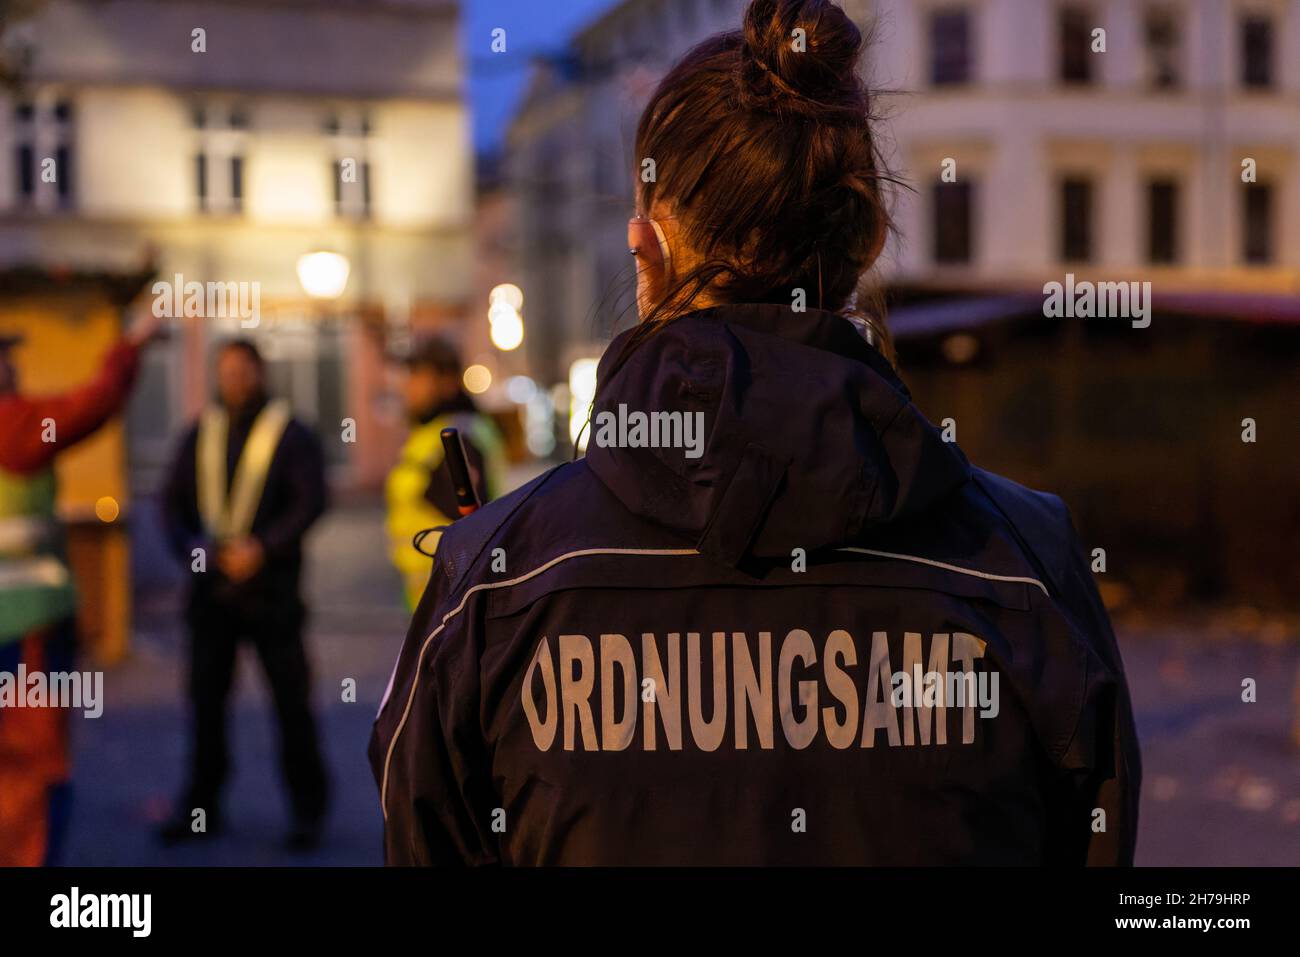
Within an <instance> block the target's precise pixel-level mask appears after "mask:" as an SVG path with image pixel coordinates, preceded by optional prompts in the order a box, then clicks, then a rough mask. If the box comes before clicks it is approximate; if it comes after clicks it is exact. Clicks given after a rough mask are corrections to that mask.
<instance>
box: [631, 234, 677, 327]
mask: <svg viewBox="0 0 1300 957" xmlns="http://www.w3.org/2000/svg"><path fill="white" fill-rule="evenodd" d="M627 245H628V251H629V252H631V253H632V255H633V257H635V258H634V260H633V261H634V262H635V263H636V306H637V312H638V313H639V314H640V316H641V318H642V319H644V318H645V317H646V316H648V315H649V314H650V312H651V311H652V310H653V309H654V307H655V306H656V305H657V304H658V303H660V302H662V301H663V298H664V297H665V296H666V295H667V294H668V284H669V281H670V272H669V263H670V256H671V253H670V251H669V248H668V241H667V237H666V236H665V235H664V231H663V229H662V227H660V225H659V224H658V223H656V222H654V221H653V220H650V219H646V218H645V217H644V216H636V217H634V218H633V219H632V220H630V221H629V222H628V224H627Z"/></svg>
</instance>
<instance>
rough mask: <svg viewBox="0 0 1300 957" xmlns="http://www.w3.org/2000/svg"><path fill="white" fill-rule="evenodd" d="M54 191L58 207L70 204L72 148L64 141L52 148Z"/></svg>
mask: <svg viewBox="0 0 1300 957" xmlns="http://www.w3.org/2000/svg"><path fill="white" fill-rule="evenodd" d="M54 170H55V175H56V176H57V179H56V180H55V193H56V195H57V196H58V198H59V208H60V209H66V208H68V207H69V206H71V205H72V150H71V148H70V147H69V146H68V145H67V144H66V143H61V144H59V145H58V146H56V147H55V148H54Z"/></svg>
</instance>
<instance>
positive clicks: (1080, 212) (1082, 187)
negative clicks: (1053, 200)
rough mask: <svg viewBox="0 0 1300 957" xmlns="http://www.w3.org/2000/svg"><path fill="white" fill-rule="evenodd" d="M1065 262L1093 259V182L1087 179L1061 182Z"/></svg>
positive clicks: (1077, 178) (1074, 178)
mask: <svg viewBox="0 0 1300 957" xmlns="http://www.w3.org/2000/svg"><path fill="white" fill-rule="evenodd" d="M1061 259H1062V260H1063V261H1065V262H1088V261H1089V260H1090V259H1092V180H1090V179H1086V178H1084V177H1079V176H1070V177H1066V178H1065V179H1064V180H1062V181H1061Z"/></svg>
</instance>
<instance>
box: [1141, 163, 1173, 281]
mask: <svg viewBox="0 0 1300 957" xmlns="http://www.w3.org/2000/svg"><path fill="white" fill-rule="evenodd" d="M1147 259H1148V261H1150V262H1151V263H1154V264H1155V265H1170V264H1172V263H1176V262H1177V261H1178V183H1177V182H1175V181H1174V180H1172V179H1164V178H1162V179H1153V180H1151V181H1149V182H1148V183H1147Z"/></svg>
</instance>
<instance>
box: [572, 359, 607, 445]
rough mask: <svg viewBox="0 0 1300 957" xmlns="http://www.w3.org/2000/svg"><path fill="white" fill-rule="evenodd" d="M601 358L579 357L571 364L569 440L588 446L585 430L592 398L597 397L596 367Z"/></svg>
mask: <svg viewBox="0 0 1300 957" xmlns="http://www.w3.org/2000/svg"><path fill="white" fill-rule="evenodd" d="M599 365H600V360H599V359H578V360H577V361H575V362H574V363H573V365H571V366H569V441H571V442H576V443H578V448H579V449H580V450H582V449H585V448H586V447H587V439H588V437H589V436H588V434H587V433H586V432H585V431H584V430H583V426H585V425H586V424H587V413H588V412H589V411H590V410H591V400H592V399H594V398H595V397H596V369H597V367H599Z"/></svg>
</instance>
